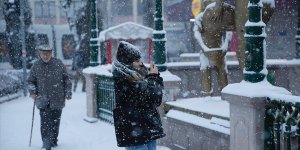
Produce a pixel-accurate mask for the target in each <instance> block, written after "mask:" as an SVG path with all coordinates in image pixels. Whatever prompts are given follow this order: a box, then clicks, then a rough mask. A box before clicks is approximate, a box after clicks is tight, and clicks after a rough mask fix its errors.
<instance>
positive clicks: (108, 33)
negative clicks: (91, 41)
mask: <svg viewBox="0 0 300 150" xmlns="http://www.w3.org/2000/svg"><path fill="white" fill-rule="evenodd" d="M152 34H153V29H151V28H149V27H146V26H143V25H140V24H137V23H134V22H125V23H122V24H119V25H117V26H114V27H110V28H108V29H106V30H103V31H101V32H100V35H99V40H100V41H106V40H108V39H147V38H151V37H152Z"/></svg>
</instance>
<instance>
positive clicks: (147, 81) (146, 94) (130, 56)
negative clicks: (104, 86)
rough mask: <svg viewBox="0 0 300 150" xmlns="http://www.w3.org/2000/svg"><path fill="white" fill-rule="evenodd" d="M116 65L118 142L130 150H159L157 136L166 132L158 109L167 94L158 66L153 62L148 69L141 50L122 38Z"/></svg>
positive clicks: (115, 121)
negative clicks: (163, 91) (163, 96)
mask: <svg viewBox="0 0 300 150" xmlns="http://www.w3.org/2000/svg"><path fill="white" fill-rule="evenodd" d="M112 68H113V71H112V74H113V79H114V82H115V93H116V108H115V109H114V110H113V116H114V126H115V132H116V138H117V144H118V146H119V147H126V150H133V149H134V150H139V149H143V150H156V139H159V138H162V137H164V136H165V134H164V131H163V128H162V123H161V119H160V115H159V113H158V110H157V107H158V106H160V104H161V102H162V95H163V93H162V90H163V79H162V78H161V77H160V74H159V72H158V69H157V67H156V66H155V65H154V64H151V66H150V69H149V70H148V69H147V68H146V67H145V66H144V64H143V62H142V61H141V53H140V51H139V50H138V49H137V48H136V47H135V46H133V45H131V44H130V43H128V42H124V41H121V42H120V44H119V47H118V51H117V56H116V60H115V61H114V63H113V67H112Z"/></svg>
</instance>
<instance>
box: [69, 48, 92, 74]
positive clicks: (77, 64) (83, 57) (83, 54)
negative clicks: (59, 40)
mask: <svg viewBox="0 0 300 150" xmlns="http://www.w3.org/2000/svg"><path fill="white" fill-rule="evenodd" d="M88 53H89V51H84V50H79V51H76V52H75V53H74V57H73V64H72V70H77V69H83V68H86V67H87V66H88V65H89V61H88V60H87V58H88V57H89V56H88Z"/></svg>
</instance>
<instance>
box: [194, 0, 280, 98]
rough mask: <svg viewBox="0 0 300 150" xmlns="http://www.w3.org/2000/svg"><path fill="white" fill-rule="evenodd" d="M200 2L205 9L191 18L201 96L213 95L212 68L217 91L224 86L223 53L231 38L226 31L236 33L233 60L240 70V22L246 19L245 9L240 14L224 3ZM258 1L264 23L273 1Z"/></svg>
mask: <svg viewBox="0 0 300 150" xmlns="http://www.w3.org/2000/svg"><path fill="white" fill-rule="evenodd" d="M203 2H204V6H205V10H204V11H203V12H201V13H200V14H199V15H198V16H197V17H196V18H195V26H194V36H195V38H196V40H197V41H198V43H199V45H200V46H201V48H202V50H201V51H200V63H201V65H200V70H201V85H202V91H201V92H202V94H203V95H204V96H209V95H212V92H213V90H212V76H211V70H212V68H213V67H215V68H216V71H217V74H218V85H219V87H218V89H219V90H222V89H223V88H224V87H225V86H226V85H227V84H228V79H227V67H226V64H225V54H226V50H227V48H228V44H229V41H230V39H231V35H232V34H231V32H228V31H236V32H237V35H238V51H237V57H238V60H239V63H240V67H241V70H242V69H243V67H244V59H245V58H244V57H245V54H244V53H245V52H244V51H245V50H244V48H245V42H244V41H245V39H244V34H245V33H244V31H245V29H244V28H245V23H246V20H244V19H247V18H248V17H247V9H245V11H242V12H241V11H240V9H235V7H233V6H231V5H229V4H227V3H224V0H204V1H203ZM241 2H242V1H238V0H237V1H236V5H237V6H239V7H241V5H242V4H241ZM261 2H262V3H263V4H264V5H263V6H264V7H263V10H262V11H263V16H262V19H263V21H264V22H265V23H267V22H268V21H269V20H270V17H271V16H272V14H273V12H274V7H275V5H274V0H263V1H261ZM244 7H245V8H247V5H246V4H245V6H244ZM241 16H243V17H241ZM241 22H242V26H241V25H240V24H241Z"/></svg>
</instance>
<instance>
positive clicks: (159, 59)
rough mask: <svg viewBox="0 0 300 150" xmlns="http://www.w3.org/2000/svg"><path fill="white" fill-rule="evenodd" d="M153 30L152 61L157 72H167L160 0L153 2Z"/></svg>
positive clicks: (164, 33) (164, 32)
mask: <svg viewBox="0 0 300 150" xmlns="http://www.w3.org/2000/svg"><path fill="white" fill-rule="evenodd" d="M155 9H156V11H155V19H154V21H155V30H154V31H153V43H154V46H153V60H154V63H155V64H156V65H157V67H158V70H159V71H165V70H167V66H166V65H165V63H166V46H165V44H166V37H165V35H166V31H164V29H163V19H162V0H156V2H155Z"/></svg>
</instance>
